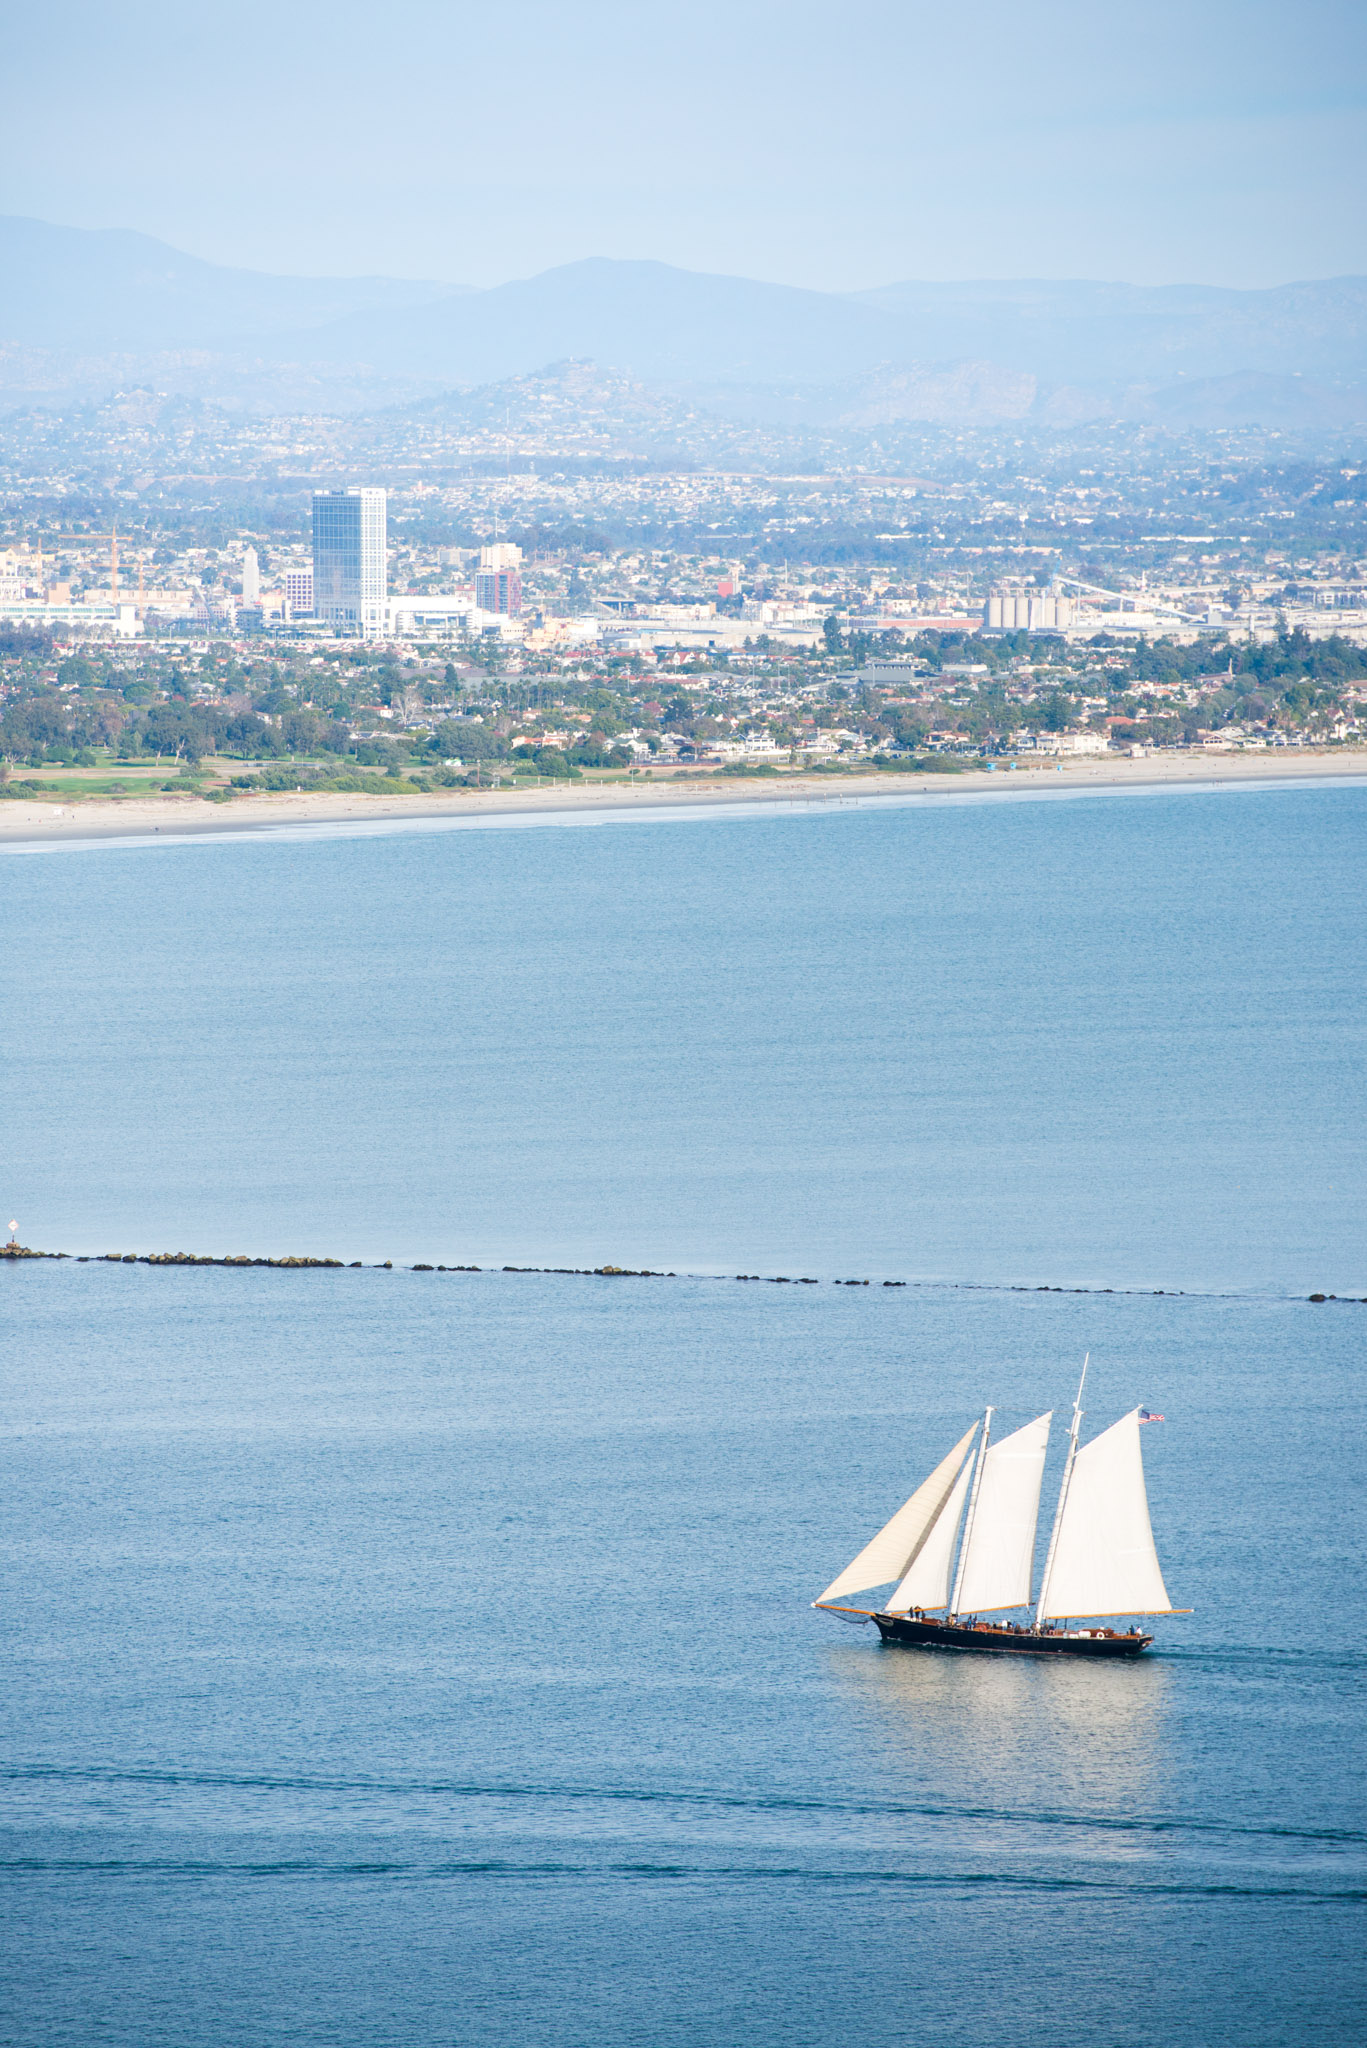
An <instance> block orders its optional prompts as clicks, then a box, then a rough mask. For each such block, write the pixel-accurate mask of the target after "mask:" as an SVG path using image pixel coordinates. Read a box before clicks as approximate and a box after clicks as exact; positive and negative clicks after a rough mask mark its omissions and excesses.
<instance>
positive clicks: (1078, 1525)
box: [1039, 1408, 1175, 1621]
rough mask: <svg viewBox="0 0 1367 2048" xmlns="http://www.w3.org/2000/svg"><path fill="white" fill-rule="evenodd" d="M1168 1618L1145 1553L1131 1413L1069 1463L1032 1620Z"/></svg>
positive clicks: (1152, 1555)
mask: <svg viewBox="0 0 1367 2048" xmlns="http://www.w3.org/2000/svg"><path fill="white" fill-rule="evenodd" d="M1173 1612H1175V1610H1174V1608H1173V1606H1172V1603H1171V1601H1170V1600H1169V1599H1168V1589H1167V1587H1166V1586H1165V1585H1164V1584H1163V1574H1162V1571H1161V1570H1160V1568H1159V1564H1158V1553H1157V1551H1156V1550H1155V1549H1154V1547H1153V1529H1152V1527H1151V1525H1150V1522H1149V1500H1148V1495H1147V1493H1146V1492H1145V1490H1144V1461H1143V1458H1142V1456H1141V1454H1140V1449H1139V1410H1138V1409H1137V1408H1135V1409H1132V1410H1131V1412H1130V1413H1129V1414H1128V1415H1122V1417H1121V1418H1120V1420H1119V1422H1115V1423H1112V1425H1111V1427H1110V1428H1109V1429H1106V1430H1103V1431H1102V1433H1101V1435H1100V1436H1095V1437H1093V1438H1092V1441H1091V1442H1090V1443H1089V1444H1087V1445H1085V1446H1084V1447H1083V1449H1082V1450H1080V1451H1079V1452H1078V1454H1077V1457H1076V1459H1075V1460H1074V1463H1073V1473H1072V1478H1071V1480H1070V1481H1069V1485H1068V1494H1067V1498H1066V1499H1065V1501H1064V1503H1063V1513H1062V1517H1061V1519H1060V1522H1059V1529H1058V1541H1057V1546H1056V1548H1055V1552H1054V1564H1053V1570H1052V1571H1051V1572H1050V1574H1049V1583H1048V1585H1047V1586H1046V1587H1045V1589H1044V1593H1043V1597H1042V1598H1041V1600H1040V1609H1039V1619H1040V1620H1041V1621H1058V1620H1062V1619H1064V1618H1065V1617H1073V1616H1084V1615H1089V1614H1172V1613H1173Z"/></svg>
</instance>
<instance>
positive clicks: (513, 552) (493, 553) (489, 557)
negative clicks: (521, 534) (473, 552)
mask: <svg viewBox="0 0 1367 2048" xmlns="http://www.w3.org/2000/svg"><path fill="white" fill-rule="evenodd" d="M521 560H522V550H521V548H520V547H519V546H518V545H517V542H516V541H511V540H496V541H493V542H491V544H490V545H489V546H488V547H487V548H481V549H480V551H479V566H480V568H481V569H482V570H483V571H484V573H485V574H486V575H491V574H492V575H497V573H498V571H499V570H500V569H516V568H517V567H518V565H519V563H520V562H521Z"/></svg>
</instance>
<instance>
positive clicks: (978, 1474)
mask: <svg viewBox="0 0 1367 2048" xmlns="http://www.w3.org/2000/svg"><path fill="white" fill-rule="evenodd" d="M996 1412H997V1411H996V1409H995V1408H989V1409H988V1411H987V1413H986V1414H985V1415H984V1417H983V1433H982V1435H981V1436H980V1437H979V1439H978V1462H977V1464H976V1465H975V1466H974V1468H973V1491H972V1492H971V1493H970V1494H969V1496H968V1516H967V1519H966V1520H965V1522H964V1540H963V1548H962V1549H961V1550H960V1552H959V1569H958V1572H957V1573H956V1574H955V1579H954V1598H953V1599H952V1600H951V1601H950V1603H949V1612H950V1615H956V1614H957V1613H958V1611H959V1594H960V1592H961V1591H962V1590H963V1583H964V1570H965V1567H966V1566H967V1564H968V1546H969V1544H970V1543H971V1542H972V1541H973V1517H974V1516H975V1515H976V1513H977V1512H978V1491H979V1488H980V1487H981V1486H982V1483H983V1459H984V1458H985V1457H986V1456H987V1444H988V1439H989V1437H990V1436H991V1434H992V1417H993V1416H994V1415H995V1414H996Z"/></svg>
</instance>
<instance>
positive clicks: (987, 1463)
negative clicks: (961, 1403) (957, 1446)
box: [923, 1409, 1053, 1614]
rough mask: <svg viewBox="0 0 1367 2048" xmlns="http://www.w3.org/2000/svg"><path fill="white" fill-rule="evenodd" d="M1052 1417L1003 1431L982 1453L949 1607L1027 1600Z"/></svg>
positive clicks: (977, 1608) (979, 1608) (975, 1608)
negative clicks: (971, 1515) (983, 1453)
mask: <svg viewBox="0 0 1367 2048" xmlns="http://www.w3.org/2000/svg"><path fill="white" fill-rule="evenodd" d="M1052 1419H1053V1410H1052V1409H1051V1410H1050V1412H1049V1414H1047V1415H1040V1416H1038V1417H1037V1418H1036V1419H1035V1421H1034V1422H1027V1423H1026V1425H1025V1427H1024V1428H1023V1429H1018V1430H1016V1431H1015V1432H1014V1433H1013V1434H1012V1435H1011V1436H1004V1437H1002V1438H1001V1439H1000V1441H999V1442H997V1443H995V1444H993V1445H992V1446H991V1448H990V1449H989V1450H988V1451H987V1453H986V1455H985V1456H984V1458H983V1461H982V1480H981V1483H980V1485H979V1487H978V1497H977V1501H976V1503H975V1506H974V1511H973V1517H972V1520H971V1522H970V1524H969V1528H968V1533H967V1537H966V1539H965V1545H964V1554H963V1556H962V1558H961V1559H960V1560H959V1580H958V1584H957V1585H956V1586H955V1589H954V1607H955V1611H956V1612H957V1613H959V1614H982V1613H986V1612H988V1611H989V1610H990V1609H992V1608H996V1607H1028V1606H1029V1604H1030V1576H1031V1569H1032V1566H1033V1563H1034V1557H1035V1521H1036V1518H1037V1516H1038V1514H1039V1494H1040V1486H1041V1485H1042V1483H1043V1480H1044V1454H1045V1452H1046V1450H1047V1449H1048V1446H1049V1424H1050V1422H1051V1421H1052ZM923 1604H925V1605H929V1603H928V1602H925V1603H923Z"/></svg>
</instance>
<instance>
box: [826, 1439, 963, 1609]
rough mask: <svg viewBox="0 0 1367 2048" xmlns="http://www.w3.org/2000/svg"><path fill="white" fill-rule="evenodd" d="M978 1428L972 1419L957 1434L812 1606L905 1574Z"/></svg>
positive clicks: (947, 1492)
mask: <svg viewBox="0 0 1367 2048" xmlns="http://www.w3.org/2000/svg"><path fill="white" fill-rule="evenodd" d="M977 1428H978V1425H977V1423H976V1422H975V1423H974V1424H973V1427H972V1428H971V1429H970V1430H969V1431H968V1432H967V1434H966V1435H965V1436H962V1437H960V1439H959V1441H958V1443H957V1444H955V1446H954V1448H953V1450H952V1451H951V1452H950V1454H949V1456H948V1457H947V1458H942V1459H941V1461H940V1463H939V1464H938V1465H937V1466H936V1467H935V1470H934V1471H933V1472H932V1473H931V1475H930V1477H929V1479H927V1480H926V1481H925V1482H924V1484H923V1485H921V1486H918V1487H917V1489H916V1491H915V1493H913V1495H912V1496H911V1499H910V1500H909V1501H907V1502H906V1504H905V1505H904V1506H903V1507H900V1508H899V1509H898V1510H897V1513H896V1514H895V1515H894V1516H893V1518H892V1520H891V1521H890V1522H888V1523H886V1524H885V1525H884V1527H883V1528H881V1529H880V1530H879V1532H878V1534H877V1535H876V1536H875V1537H874V1539H873V1541H872V1542H871V1543H866V1544H865V1545H864V1548H863V1549H862V1550H861V1551H860V1553H859V1555H858V1557H856V1558H855V1559H854V1561H853V1563H852V1564H847V1565H846V1567H845V1569H844V1571H843V1572H841V1574H840V1576H839V1578H838V1579H833V1580H832V1581H831V1583H830V1585H829V1586H827V1588H826V1590H825V1592H824V1593H823V1594H822V1595H821V1598H820V1600H817V1601H814V1602H813V1605H814V1606H816V1607H821V1606H823V1605H824V1604H825V1603H826V1602H827V1601H830V1600H838V1599H840V1598H841V1597H842V1595H844V1594H846V1593H864V1592H867V1591H868V1589H869V1587H870V1586H886V1585H887V1584H888V1583H889V1582H890V1581H891V1580H893V1579H902V1578H904V1577H905V1576H906V1573H907V1571H908V1569H909V1568H910V1566H911V1565H912V1564H913V1563H914V1561H915V1559H916V1557H917V1554H918V1553H919V1551H920V1549H921V1547H922V1545H923V1544H924V1543H925V1540H926V1538H927V1537H928V1536H929V1534H930V1532H931V1530H932V1529H933V1528H934V1527H935V1524H936V1522H937V1521H938V1519H939V1516H940V1511H941V1509H942V1508H943V1507H944V1505H945V1502H946V1501H947V1500H948V1499H949V1496H950V1494H951V1493H952V1491H953V1489H954V1482H955V1480H956V1479H957V1478H958V1476H959V1467H960V1466H961V1465H962V1464H963V1462H964V1459H965V1458H966V1457H967V1455H968V1449H969V1445H970V1444H971V1443H972V1442H973V1438H974V1436H975V1434H976V1432H977Z"/></svg>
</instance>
